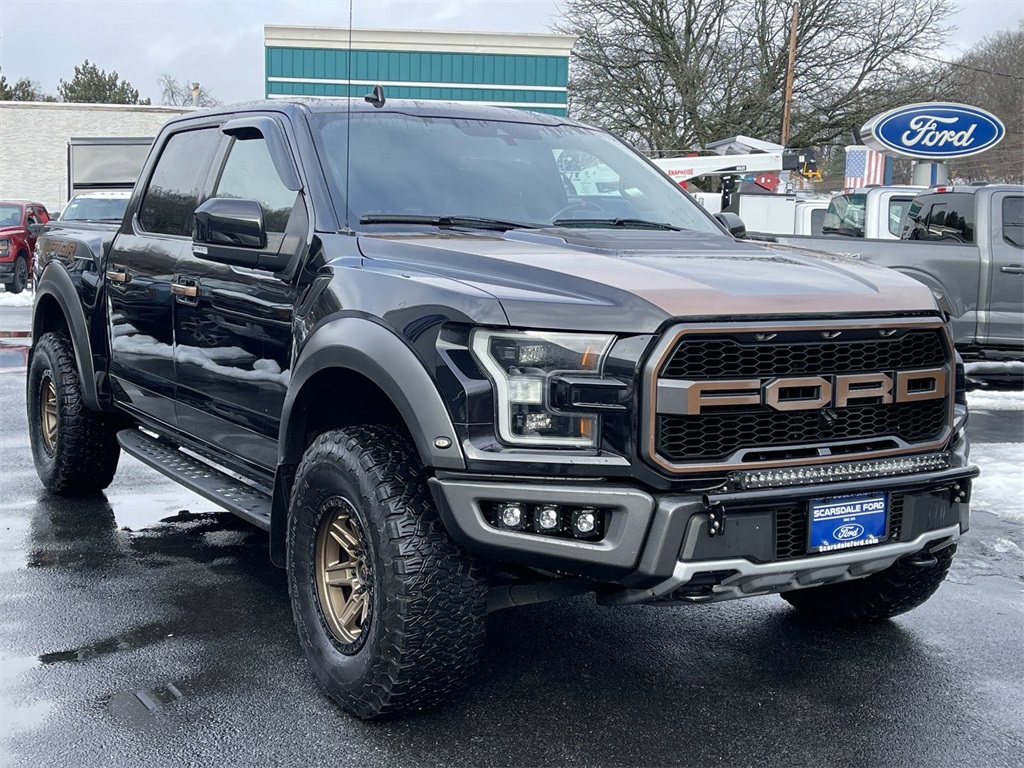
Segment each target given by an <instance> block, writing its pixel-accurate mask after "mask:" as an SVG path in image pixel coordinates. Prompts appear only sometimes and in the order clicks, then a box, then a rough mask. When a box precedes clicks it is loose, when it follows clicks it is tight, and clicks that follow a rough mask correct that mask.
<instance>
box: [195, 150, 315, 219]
mask: <svg viewBox="0 0 1024 768" xmlns="http://www.w3.org/2000/svg"><path fill="white" fill-rule="evenodd" d="M298 194H299V193H298V192H293V191H292V190H290V189H288V188H287V187H286V186H285V185H284V184H283V183H282V182H281V178H280V177H279V176H278V175H277V169H275V168H274V161H273V160H271V159H270V151H269V150H268V149H267V142H266V141H265V140H263V139H245V140H242V139H236V140H235V141H234V143H233V144H232V145H231V151H230V153H229V154H228V159H227V162H226V163H225V164H224V170H223V171H222V172H221V175H220V180H219V181H218V182H217V189H216V190H215V191H214V193H213V196H214V197H234V198H239V199H242V200H255V201H256V202H258V203H259V204H260V205H261V206H263V220H264V222H265V224H266V227H267V232H278V233H281V232H284V231H285V229H286V228H287V226H288V218H289V217H290V216H291V213H292V208H293V207H294V206H295V200H296V198H297V197H298Z"/></svg>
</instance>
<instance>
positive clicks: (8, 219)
mask: <svg viewBox="0 0 1024 768" xmlns="http://www.w3.org/2000/svg"><path fill="white" fill-rule="evenodd" d="M49 220H50V214H49V212H48V211H47V210H46V206H44V205H41V204H39V203H29V202H25V201H24V200H12V201H10V202H0V283H2V284H3V285H6V286H7V291H8V292H9V293H21V292H22V291H23V290H25V287H26V286H27V285H28V281H29V276H30V275H31V274H32V249H33V248H34V247H35V244H36V236H35V234H33V233H32V231H31V230H30V229H29V227H30V226H31V225H33V224H45V223H46V222H48V221H49Z"/></svg>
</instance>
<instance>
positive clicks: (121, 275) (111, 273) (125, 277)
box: [107, 269, 132, 283]
mask: <svg viewBox="0 0 1024 768" xmlns="http://www.w3.org/2000/svg"><path fill="white" fill-rule="evenodd" d="M107 280H109V281H110V282H112V283H130V282H131V281H132V276H131V275H129V274H128V273H127V272H126V271H125V270H123V269H108V270H107Z"/></svg>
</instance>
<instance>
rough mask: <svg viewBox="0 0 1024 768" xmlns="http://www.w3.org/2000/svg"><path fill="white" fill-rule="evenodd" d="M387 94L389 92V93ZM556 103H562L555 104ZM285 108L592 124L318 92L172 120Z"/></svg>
mask: <svg viewBox="0 0 1024 768" xmlns="http://www.w3.org/2000/svg"><path fill="white" fill-rule="evenodd" d="M386 95H387V94H386V93H385V96H386ZM552 106H558V105H557V104H553V105H552ZM266 111H275V112H284V113H286V114H288V113H300V112H304V113H314V114H325V113H332V112H333V113H338V114H347V113H348V112H350V111H351V112H354V113H368V112H391V113H401V114H406V115H417V116H421V117H448V118H456V119H464V120H498V121H502V122H506V123H540V124H546V125H576V126H580V127H586V128H592V127H593V126H589V125H586V124H585V123H581V122H579V121H578V120H573V119H571V118H568V117H559V116H557V115H548V114H544V113H541V112H529V111H527V110H522V109H513V108H511V107H493V106H486V105H478V104H462V103H456V102H452V101H422V100H415V99H387V100H386V101H385V103H384V106H383V107H375V106H373V105H372V104H370V103H369V102H367V101H366V100H365V99H361V98H351V99H346V98H335V97H329V98H328V97H315V96H288V97H286V98H279V99H264V100H260V101H250V102H245V103H242V104H231V105H226V106H222V107H214V108H211V109H204V110H199V111H196V112H188V113H186V114H183V115H181V116H179V117H175V118H173V119H172V120H170V121H168V122H169V123H179V122H185V121H191V120H196V119H201V118H204V117H209V116H212V115H237V114H239V113H245V112H266Z"/></svg>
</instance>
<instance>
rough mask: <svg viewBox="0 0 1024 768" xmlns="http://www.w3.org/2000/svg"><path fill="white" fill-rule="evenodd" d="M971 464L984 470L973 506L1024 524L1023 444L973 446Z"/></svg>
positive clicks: (975, 488) (974, 491)
mask: <svg viewBox="0 0 1024 768" xmlns="http://www.w3.org/2000/svg"><path fill="white" fill-rule="evenodd" d="M971 461H972V462H974V463H975V464H977V465H978V466H979V467H981V477H979V478H978V479H977V480H975V481H974V488H973V490H972V492H971V506H972V507H973V508H974V509H981V510H985V511H986V512H991V513H992V514H994V515H997V516H998V517H1001V518H1003V519H1004V520H1014V521H1016V522H1022V523H1024V443H973V444H972V445H971Z"/></svg>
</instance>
